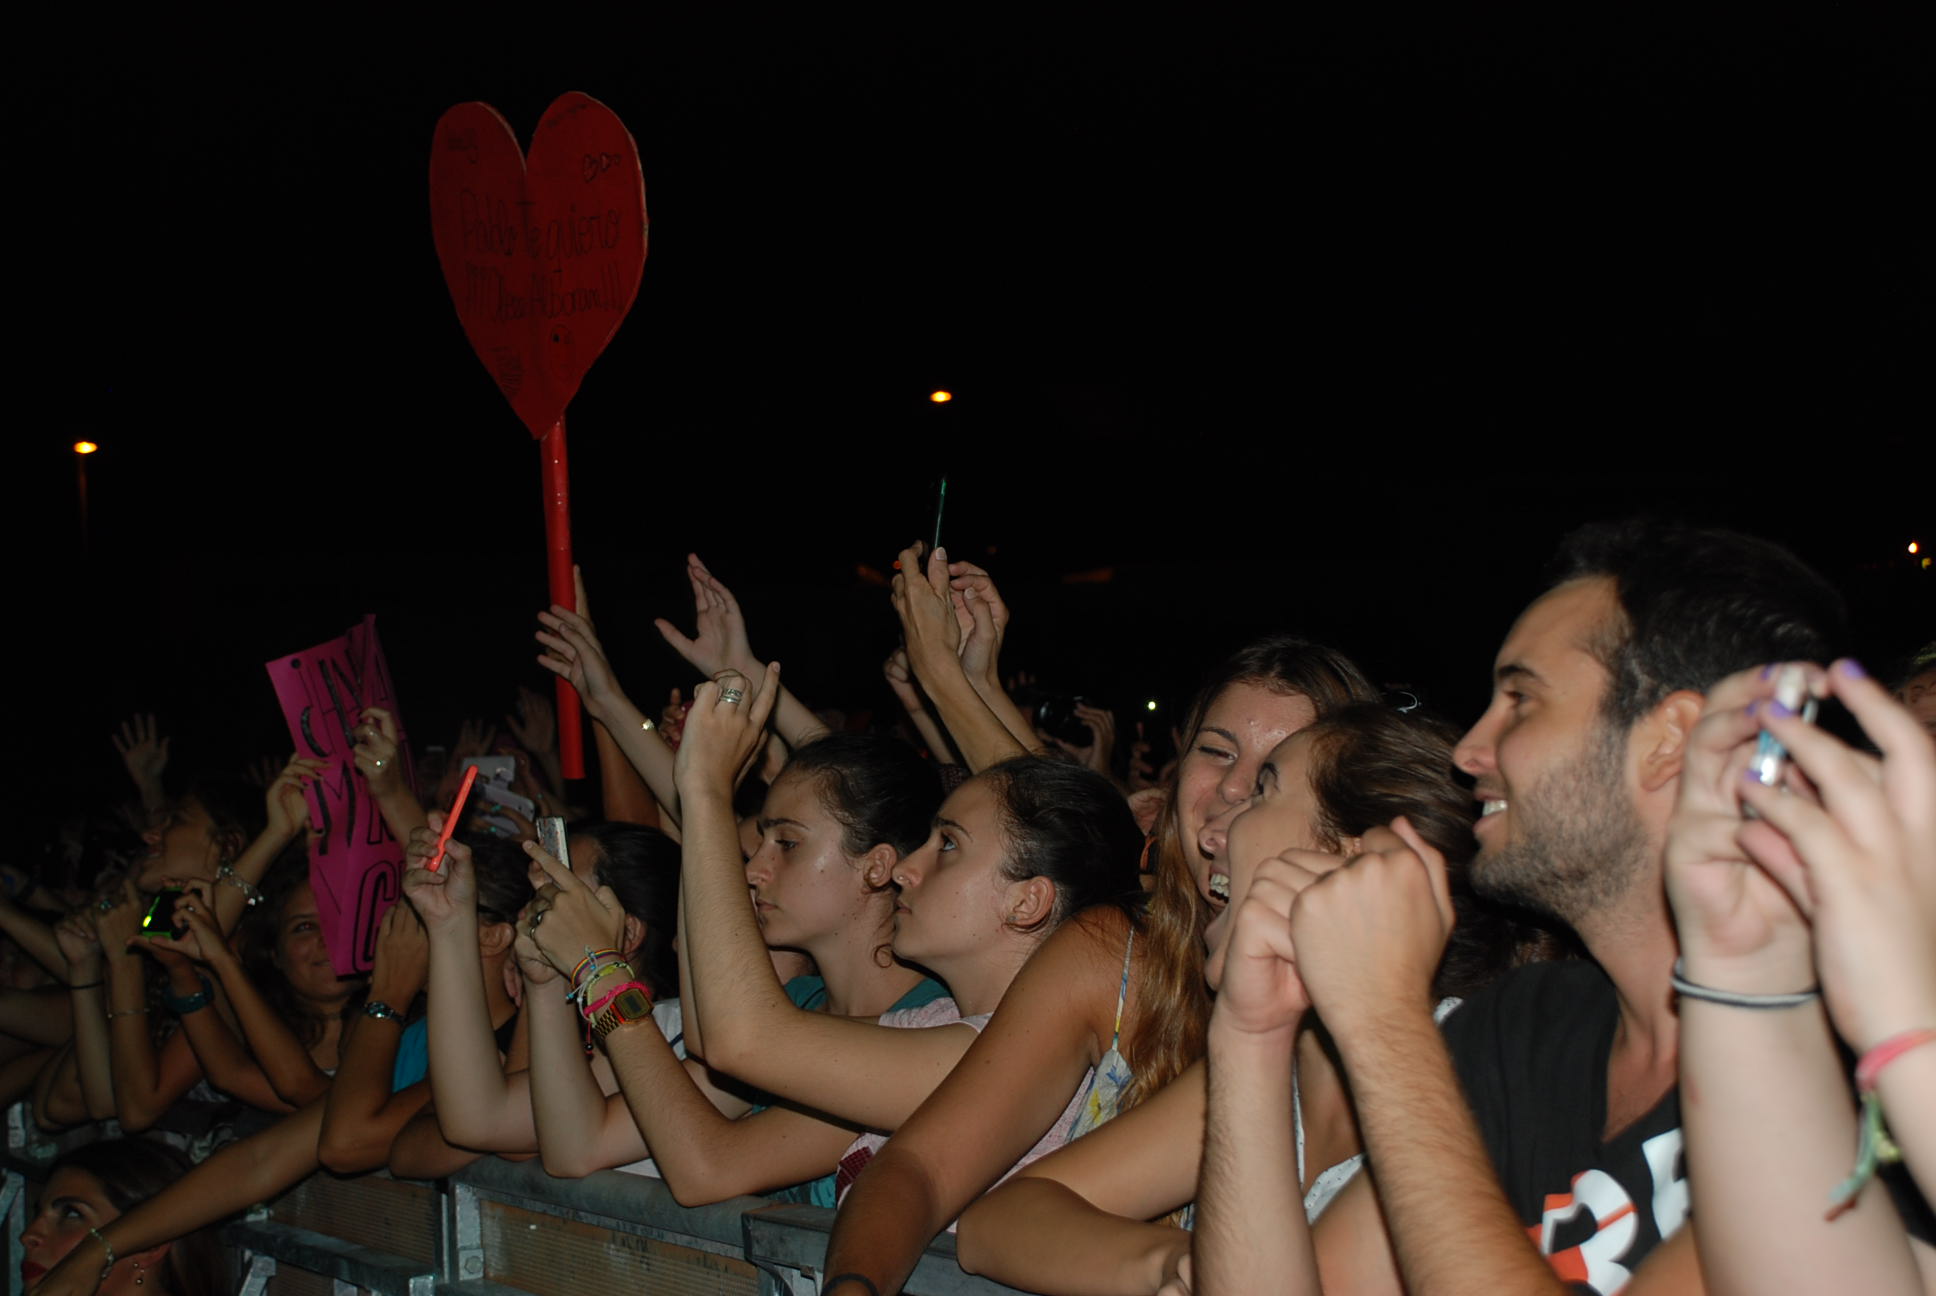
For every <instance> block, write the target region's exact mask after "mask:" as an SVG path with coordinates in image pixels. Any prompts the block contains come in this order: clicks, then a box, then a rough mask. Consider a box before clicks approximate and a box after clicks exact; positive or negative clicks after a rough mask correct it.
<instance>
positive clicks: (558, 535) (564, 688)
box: [538, 419, 585, 779]
mask: <svg viewBox="0 0 1936 1296" xmlns="http://www.w3.org/2000/svg"><path fill="white" fill-rule="evenodd" d="M538 453H539V454H541V455H542V456H543V457H544V510H545V553H546V558H547V563H546V571H547V574H548V576H549V577H550V581H551V601H552V602H553V603H556V604H557V605H558V606H560V607H563V608H568V609H570V610H571V611H574V612H576V611H577V610H578V597H577V594H576V593H575V592H574V587H573V584H572V579H571V474H570V472H569V471H568V469H567V468H566V464H565V421H564V420H563V419H559V420H558V421H557V422H556V423H554V424H552V425H551V431H549V432H547V433H545V434H544V436H543V437H542V438H541V439H540V440H539V442H538ZM558 763H559V765H560V766H562V767H563V769H564V774H565V777H566V778H568V779H581V778H584V777H585V743H584V737H583V729H582V715H581V713H580V712H579V709H578V693H577V691H576V690H574V689H573V688H572V686H571V684H570V683H569V682H568V681H567V680H566V679H565V677H564V676H562V675H560V676H559V677H558Z"/></svg>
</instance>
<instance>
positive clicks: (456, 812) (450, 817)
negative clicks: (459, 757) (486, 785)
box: [424, 765, 477, 873]
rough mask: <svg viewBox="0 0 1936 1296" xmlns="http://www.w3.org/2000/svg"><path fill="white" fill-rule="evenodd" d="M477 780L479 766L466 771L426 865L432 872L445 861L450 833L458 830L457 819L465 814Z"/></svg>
mask: <svg viewBox="0 0 1936 1296" xmlns="http://www.w3.org/2000/svg"><path fill="white" fill-rule="evenodd" d="M475 782H477V766H475V765H473V766H471V767H470V768H469V769H467V770H465V771H464V781H463V782H462V783H461V784H459V785H458V788H457V799H456V800H455V801H453V802H451V803H450V813H449V814H447V815H445V816H444V830H443V831H442V832H440V833H438V834H437V849H436V850H434V851H432V852H431V853H430V858H429V859H428V860H427V861H425V862H424V867H425V868H427V869H429V870H430V871H431V872H432V873H435V872H436V871H437V868H438V866H439V865H441V864H442V863H443V862H444V847H445V846H447V845H449V844H450V835H451V834H452V833H454V832H456V831H457V821H458V819H460V818H462V817H463V814H464V800H465V798H467V797H469V796H470V794H471V784H473V783H475Z"/></svg>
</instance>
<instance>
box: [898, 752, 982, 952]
mask: <svg viewBox="0 0 1936 1296" xmlns="http://www.w3.org/2000/svg"><path fill="white" fill-rule="evenodd" d="M1008 852H1009V843H1008V838H1007V834H1005V833H1004V832H1003V831H1002V819H1001V807H1000V805H999V804H998V798H997V797H996V795H995V790H994V788H993V787H992V786H991V785H990V784H989V781H988V780H987V779H986V778H976V779H970V780H969V781H968V782H966V783H964V784H962V785H961V786H960V787H958V788H956V789H955V790H954V792H953V794H952V795H950V796H949V797H948V799H947V800H946V801H945V802H943V803H942V806H941V810H940V812H939V813H937V814H936V815H935V820H934V831H933V832H932V833H930V834H929V835H928V840H927V842H926V843H925V844H924V845H922V847H921V848H920V849H919V850H916V851H913V852H910V853H909V854H908V855H907V857H906V858H904V859H903V860H902V861H901V862H900V863H899V864H897V865H895V867H894V884H895V887H896V888H897V889H898V891H899V895H898V896H897V897H896V900H895V905H894V953H895V954H896V955H898V956H899V957H901V958H904V959H908V960H910V961H912V962H915V963H924V964H927V965H929V966H930V967H932V966H934V965H935V963H936V962H937V961H938V962H940V963H941V964H942V965H943V966H944V967H945V965H946V963H947V962H948V960H949V959H950V958H959V957H962V956H964V955H970V956H971V955H974V954H976V953H979V952H981V951H983V950H986V949H989V948H991V947H992V946H994V944H995V943H996V942H997V941H999V940H1001V939H1002V937H1003V935H1004V934H1005V932H1006V931H1007V927H1008V905H1007V900H1008V891H1009V886H1010V882H1009V879H1008V877H1007V876H1006V874H1005V873H1004V871H1003V866H1004V865H1005V864H1006V863H1007V861H1008Z"/></svg>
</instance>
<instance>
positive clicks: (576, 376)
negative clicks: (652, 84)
mask: <svg viewBox="0 0 1936 1296" xmlns="http://www.w3.org/2000/svg"><path fill="white" fill-rule="evenodd" d="M430 228H431V233H432V235H433V237H434V238H435V239H436V243H437V259H438V261H440V262H441V263H442V264H443V267H444V282H445V283H446V284H447V285H448V286H449V287H450V297H451V300H452V301H453V302H455V303H456V304H457V318H458V319H460V320H461V321H463V325H464V334H465V336H466V337H468V338H470V340H471V346H472V347H473V348H475V349H476V351H477V355H478V358H479V359H480V360H482V361H483V362H484V367H485V368H486V369H488V370H490V371H491V377H492V378H494V379H496V380H497V385H498V390H499V391H502V392H503V393H504V398H505V399H506V400H508V401H510V402H511V408H512V409H514V410H516V411H517V414H518V417H519V418H521V419H523V420H524V425H525V426H526V427H528V428H530V429H531V435H532V436H534V437H542V436H543V435H544V434H545V433H546V432H548V431H550V430H551V427H552V425H553V424H555V423H557V422H558V421H559V419H561V418H562V417H563V416H564V412H565V406H566V405H568V404H570V403H571V398H572V397H573V396H575V395H577V394H578V384H579V383H581V382H582V381H584V378H585V371H586V370H588V369H590V368H591V366H592V361H594V360H596V359H598V356H599V353H600V352H602V351H603V350H604V349H605V344H606V343H607V342H609V341H611V340H612V334H614V333H616V332H617V331H618V326H619V324H620V323H621V322H622V321H623V320H624V319H625V312H626V311H628V310H630V309H631V308H632V301H633V299H634V298H635V297H637V296H638V292H639V276H640V275H641V274H643V273H644V271H645V242H646V231H647V223H646V216H645V179H644V177H643V175H642V174H641V173H640V171H639V150H638V145H637V144H635V143H634V142H633V140H632V133H631V132H630V131H628V130H626V129H625V124H624V123H623V122H621V121H620V120H619V119H618V116H617V115H616V114H615V113H613V112H612V110H611V109H609V108H607V107H606V106H605V105H604V104H602V103H600V102H598V100H596V99H593V98H592V97H591V96H590V95H584V94H579V93H578V92H576V91H573V92H572V93H571V94H567V95H561V96H560V97H559V98H558V99H557V101H556V102H554V103H553V104H552V105H551V107H549V108H547V109H545V114H544V117H543V118H542V119H541V120H540V121H539V122H538V129H537V130H536V131H535V132H533V133H532V136H531V154H530V157H529V158H527V157H525V155H524V154H523V153H521V152H520V151H519V150H518V141H517V137H516V136H515V135H513V134H512V133H511V126H510V123H508V122H506V121H505V120H504V118H503V117H502V116H500V115H499V114H498V112H497V110H496V109H494V108H492V107H491V106H490V105H489V104H482V103H463V104H458V105H457V106H456V107H454V108H452V109H451V110H450V111H449V112H447V113H445V114H444V115H443V117H442V118H440V119H439V120H438V122H437V134H436V136H435V139H434V140H433V142H432V144H431V149H430Z"/></svg>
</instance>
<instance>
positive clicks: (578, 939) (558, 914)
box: [524, 685, 705, 975]
mask: <svg viewBox="0 0 1936 1296" xmlns="http://www.w3.org/2000/svg"><path fill="white" fill-rule="evenodd" d="M700 687H701V688H702V689H703V688H704V687H705V686H704V685H701V686H700ZM524 853H525V854H527V855H529V856H530V857H531V858H532V860H534V861H535V862H536V863H537V865H538V867H539V868H541V869H543V870H544V873H545V877H546V878H548V879H549V885H547V886H546V887H544V888H543V889H542V890H540V891H539V892H538V898H537V899H535V900H533V901H532V902H531V905H530V907H529V908H527V909H526V910H525V920H524V934H525V935H526V936H527V937H529V938H530V940H531V942H532V943H533V944H535V945H536V946H537V947H538V950H539V952H540V953H542V954H543V955H544V957H545V960H546V961H547V962H548V963H550V964H551V966H552V967H554V968H556V969H557V970H558V971H559V972H562V973H564V974H566V975H570V973H571V970H572V969H573V968H575V967H577V966H578V964H579V963H580V962H581V961H582V960H583V959H584V957H585V953H586V951H587V950H601V949H620V948H623V946H624V942H625V909H624V906H622V905H620V904H619V902H618V896H617V895H616V894H614V893H613V891H612V888H610V887H608V886H602V887H599V888H598V889H597V890H593V889H592V888H591V887H588V886H586V885H585V883H584V881H583V880H582V879H581V878H579V877H578V876H577V874H575V873H573V872H572V871H571V869H569V868H568V867H566V866H565V865H564V864H561V863H559V862H558V861H557V860H555V859H553V858H552V857H551V856H550V855H549V854H547V853H546V852H545V850H544V848H543V847H541V846H539V845H538V844H537V843H536V842H526V843H525V845H524Z"/></svg>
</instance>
